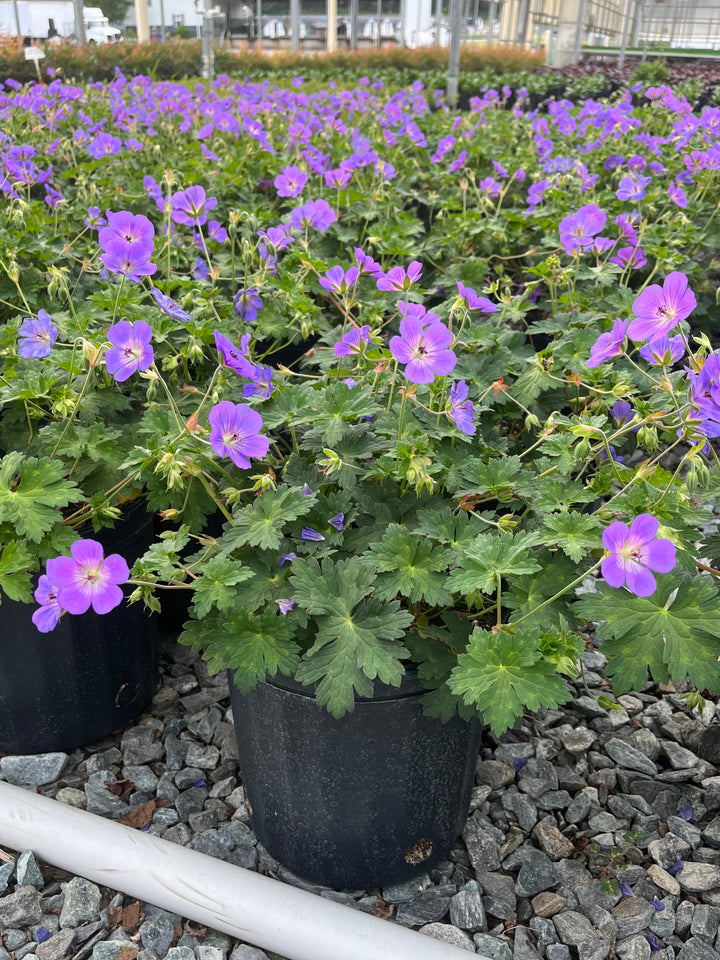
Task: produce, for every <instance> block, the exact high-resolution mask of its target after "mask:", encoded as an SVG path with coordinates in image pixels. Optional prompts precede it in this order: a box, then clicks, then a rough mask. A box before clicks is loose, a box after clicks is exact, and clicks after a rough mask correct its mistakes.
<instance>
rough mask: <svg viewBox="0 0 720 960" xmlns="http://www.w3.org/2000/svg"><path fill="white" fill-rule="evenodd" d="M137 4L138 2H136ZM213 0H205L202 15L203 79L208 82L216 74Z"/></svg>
mask: <svg viewBox="0 0 720 960" xmlns="http://www.w3.org/2000/svg"><path fill="white" fill-rule="evenodd" d="M136 2H137V0H136ZM211 6H212V0H205V6H204V9H203V15H202V27H201V28H200V29H201V33H202V62H203V77H205V79H206V80H212V78H213V76H214V73H215V51H214V49H213V32H214V21H213V18H212V16H211V15H210V9H211Z"/></svg>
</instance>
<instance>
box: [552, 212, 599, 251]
mask: <svg viewBox="0 0 720 960" xmlns="http://www.w3.org/2000/svg"><path fill="white" fill-rule="evenodd" d="M606 222H607V214H606V213H605V212H604V211H603V210H601V209H600V207H599V206H598V205H597V204H596V203H588V204H586V205H585V206H584V207H580V209H579V210H578V211H577V212H576V213H571V214H570V215H569V216H567V217H564V218H563V219H562V220H561V221H560V243H562V245H563V248H564V249H565V252H566V253H567V254H570V255H571V256H572V255H574V254H575V253H579V252H580V251H581V250H582V249H583V248H584V247H591V246H592V245H593V240H594V237H595V236H596V235H597V234H598V233H600V232H601V231H602V229H603V227H604V226H605V223H606Z"/></svg>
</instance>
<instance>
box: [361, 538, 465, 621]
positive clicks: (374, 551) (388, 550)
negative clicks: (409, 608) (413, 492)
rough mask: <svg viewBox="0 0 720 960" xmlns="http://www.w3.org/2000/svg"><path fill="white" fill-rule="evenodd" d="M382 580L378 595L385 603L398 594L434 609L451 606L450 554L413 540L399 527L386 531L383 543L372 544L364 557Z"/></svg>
mask: <svg viewBox="0 0 720 960" xmlns="http://www.w3.org/2000/svg"><path fill="white" fill-rule="evenodd" d="M365 556H366V557H367V558H368V560H369V561H370V562H372V563H373V565H374V566H375V569H376V570H377V571H378V573H379V576H378V579H377V585H376V588H375V592H376V594H377V596H379V597H380V598H381V599H382V600H391V599H392V598H393V597H395V596H396V595H397V594H398V593H399V594H400V595H401V596H403V597H409V598H410V600H412V601H413V602H416V601H418V600H424V601H425V602H426V603H429V604H430V605H431V606H445V605H446V604H449V603H451V602H452V594H451V593H450V591H449V590H448V589H447V586H446V580H447V576H446V570H447V566H448V561H449V559H450V557H449V551H448V550H446V549H445V548H443V547H441V546H439V545H433V544H432V543H428V542H427V541H423V540H421V539H420V538H419V537H417V536H413V535H412V534H410V533H408V531H407V530H406V529H405V528H404V527H401V526H400V525H399V524H396V523H393V524H390V526H389V527H388V528H387V530H386V532H385V533H384V535H383V538H382V540H381V541H380V543H373V544H371V546H370V551H369V553H368V554H365Z"/></svg>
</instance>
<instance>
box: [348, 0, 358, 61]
mask: <svg viewBox="0 0 720 960" xmlns="http://www.w3.org/2000/svg"><path fill="white" fill-rule="evenodd" d="M358 5H359V0H350V49H351V50H357V45H358Z"/></svg>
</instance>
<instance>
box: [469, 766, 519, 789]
mask: <svg viewBox="0 0 720 960" xmlns="http://www.w3.org/2000/svg"><path fill="white" fill-rule="evenodd" d="M514 779H515V771H514V769H513V768H512V767H511V766H510V765H509V764H507V763H502V762H501V761H500V760H481V761H480V762H479V763H478V765H477V771H476V773H475V780H476V781H477V783H480V784H482V783H486V784H487V785H488V786H489V787H492V788H493V790H500V789H501V788H502V787H507V786H508V785H509V784H511V783H512V782H513V780H514Z"/></svg>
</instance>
